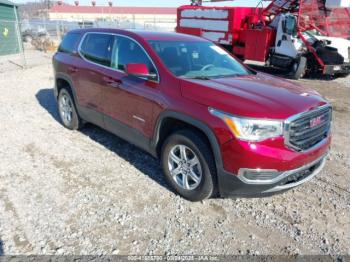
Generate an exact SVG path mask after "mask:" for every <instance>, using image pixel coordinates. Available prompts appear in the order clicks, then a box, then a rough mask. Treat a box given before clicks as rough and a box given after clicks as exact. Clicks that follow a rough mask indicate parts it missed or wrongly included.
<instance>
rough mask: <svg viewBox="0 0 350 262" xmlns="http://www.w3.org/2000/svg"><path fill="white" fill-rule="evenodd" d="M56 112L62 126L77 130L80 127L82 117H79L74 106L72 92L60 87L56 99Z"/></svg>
mask: <svg viewBox="0 0 350 262" xmlns="http://www.w3.org/2000/svg"><path fill="white" fill-rule="evenodd" d="M57 108H58V114H59V116H60V120H61V123H62V125H63V126H64V127H66V128H68V129H70V130H78V129H80V128H81V127H82V124H83V122H82V119H81V118H80V117H79V115H78V112H77V109H76V107H75V103H74V99H73V96H72V93H71V92H70V91H69V90H67V89H65V88H62V89H61V90H60V93H59V95H58V99H57Z"/></svg>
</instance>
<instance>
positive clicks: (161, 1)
mask: <svg viewBox="0 0 350 262" xmlns="http://www.w3.org/2000/svg"><path fill="white" fill-rule="evenodd" d="M28 1H30V2H32V1H38V2H39V1H40V0H12V2H15V3H17V4H22V3H25V2H28ZM112 1H113V4H114V6H118V5H120V6H159V7H178V6H180V5H185V4H189V3H190V2H191V1H190V0H143V1H142V0H112ZM63 2H65V3H70V4H73V2H74V0H63ZM96 2H97V5H107V4H108V0H96ZM257 3H258V0H235V1H228V2H222V3H212V4H208V3H206V4H205V5H208V6H209V5H216V6H223V5H226V6H256V5H257ZM80 4H81V5H90V4H91V0H80Z"/></svg>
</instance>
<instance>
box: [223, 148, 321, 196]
mask: <svg viewBox="0 0 350 262" xmlns="http://www.w3.org/2000/svg"><path fill="white" fill-rule="evenodd" d="M327 154H328V153H327ZM327 154H325V155H323V156H321V157H320V158H318V159H316V160H315V161H313V162H311V163H308V164H306V165H304V166H301V167H299V168H296V169H293V170H288V171H284V172H281V174H280V175H279V176H278V179H277V180H274V181H272V183H270V184H267V183H250V182H249V181H246V180H245V179H242V177H240V176H235V175H232V174H230V173H227V172H225V171H223V172H222V173H221V176H220V180H219V187H220V195H221V196H223V197H229V196H241V197H242V196H243V197H244V196H245V197H263V196H269V195H273V194H275V193H277V192H284V191H286V190H289V189H292V188H294V187H297V186H299V185H301V184H304V183H305V182H307V181H309V180H311V179H312V178H313V177H315V176H316V175H317V174H318V173H319V172H320V171H321V170H322V169H323V167H324V164H325V161H326V156H327Z"/></svg>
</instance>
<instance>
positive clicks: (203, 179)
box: [161, 130, 216, 201]
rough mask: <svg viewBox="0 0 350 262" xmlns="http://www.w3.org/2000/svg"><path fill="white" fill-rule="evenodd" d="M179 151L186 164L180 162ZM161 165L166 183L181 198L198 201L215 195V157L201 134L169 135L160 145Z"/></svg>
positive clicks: (190, 132)
mask: <svg viewBox="0 0 350 262" xmlns="http://www.w3.org/2000/svg"><path fill="white" fill-rule="evenodd" d="M182 149H184V151H182ZM181 152H185V155H186V156H187V161H183V159H184V158H183V157H182V154H181ZM174 155H175V157H174ZM176 157H177V158H176ZM174 159H176V161H177V162H176V161H174ZM179 160H181V162H182V163H181V162H180V161H179ZM161 162H162V167H163V171H164V175H165V178H166V180H167V182H168V184H170V185H171V186H172V188H173V189H174V190H175V191H176V192H177V193H178V194H179V195H181V196H182V197H183V198H185V199H187V200H190V201H201V200H204V199H207V198H210V197H211V196H213V195H214V193H215V192H216V168H215V161H214V157H213V154H212V151H211V149H210V147H209V145H208V143H207V142H206V140H205V138H203V137H202V135H201V134H200V133H197V132H194V131H191V130H181V131H178V132H176V133H174V134H172V135H170V136H169V137H168V138H167V139H166V140H165V142H164V144H163V146H162V150H161ZM186 162H187V163H186ZM196 162H198V164H194V163H196ZM181 168H182V169H181ZM172 174H173V175H172ZM174 174H177V175H174ZM194 178H195V179H194ZM185 180H187V183H186V182H185V183H184V181H185Z"/></svg>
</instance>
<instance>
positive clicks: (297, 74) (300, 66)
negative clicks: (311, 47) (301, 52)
mask: <svg viewBox="0 0 350 262" xmlns="http://www.w3.org/2000/svg"><path fill="white" fill-rule="evenodd" d="M306 62H307V60H306V57H303V56H301V57H300V58H299V59H297V60H296V61H295V62H294V64H293V65H292V78H293V79H295V80H298V79H300V78H302V77H303V76H304V75H305V72H306Z"/></svg>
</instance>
